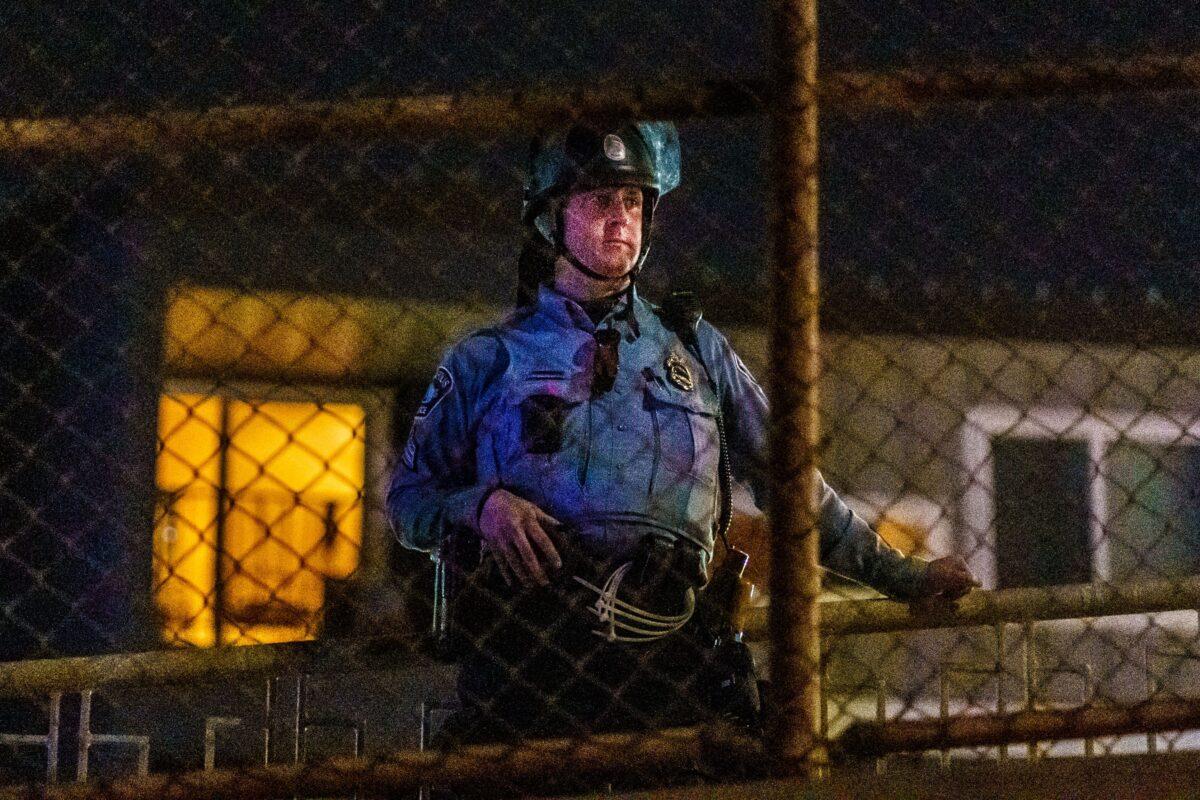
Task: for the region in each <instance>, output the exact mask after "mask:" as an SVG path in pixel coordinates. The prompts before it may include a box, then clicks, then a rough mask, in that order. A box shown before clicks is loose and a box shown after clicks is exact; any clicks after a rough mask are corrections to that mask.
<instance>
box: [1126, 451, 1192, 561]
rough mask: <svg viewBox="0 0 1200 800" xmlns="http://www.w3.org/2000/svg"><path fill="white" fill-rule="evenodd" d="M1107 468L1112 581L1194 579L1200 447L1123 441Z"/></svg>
mask: <svg viewBox="0 0 1200 800" xmlns="http://www.w3.org/2000/svg"><path fill="white" fill-rule="evenodd" d="M1105 463H1106V472H1107V475H1108V485H1107V489H1108V508H1109V511H1110V514H1109V524H1108V526H1107V528H1106V530H1107V533H1108V537H1109V540H1108V542H1109V557H1110V559H1111V562H1110V563H1111V564H1112V578H1113V580H1114V581H1128V580H1147V579H1151V580H1152V579H1154V578H1167V577H1177V576H1180V575H1192V574H1195V573H1196V572H1197V565H1198V564H1200V497H1198V495H1200V447H1196V446H1184V445H1149V444H1143V443H1141V442H1131V441H1128V440H1121V441H1119V442H1116V443H1115V444H1114V445H1113V447H1112V449H1111V450H1109V452H1108V457H1107V458H1106V459H1105Z"/></svg>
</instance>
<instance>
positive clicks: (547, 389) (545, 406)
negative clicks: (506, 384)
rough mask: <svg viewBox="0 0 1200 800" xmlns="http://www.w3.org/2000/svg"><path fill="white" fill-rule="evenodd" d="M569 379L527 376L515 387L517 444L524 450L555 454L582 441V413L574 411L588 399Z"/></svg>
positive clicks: (539, 453) (513, 404)
mask: <svg viewBox="0 0 1200 800" xmlns="http://www.w3.org/2000/svg"><path fill="white" fill-rule="evenodd" d="M574 383H575V382H572V381H569V380H557V379H549V380H547V379H544V378H541V377H540V376H534V377H532V378H531V377H526V378H525V379H524V380H521V381H519V382H517V384H516V385H514V386H513V388H512V394H511V400H510V404H511V406H512V408H513V414H514V420H513V421H514V427H515V428H516V433H517V442H516V444H517V445H518V447H519V448H520V452H522V453H526V454H531V455H552V454H554V453H558V452H560V451H561V450H563V448H564V447H566V446H568V445H575V444H578V442H576V441H575V440H576V439H578V438H579V436H580V431H579V430H577V428H578V427H579V424H578V420H576V419H574V418H575V417H577V416H578V414H575V413H573V412H574V411H575V409H576V408H577V407H578V406H579V405H580V404H581V403H582V402H583V400H584V399H585V394H584V392H583V390H581V389H580V387H578V386H575V385H574Z"/></svg>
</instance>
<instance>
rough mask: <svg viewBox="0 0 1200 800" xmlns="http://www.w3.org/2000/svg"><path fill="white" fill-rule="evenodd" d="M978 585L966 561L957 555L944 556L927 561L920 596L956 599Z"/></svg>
mask: <svg viewBox="0 0 1200 800" xmlns="http://www.w3.org/2000/svg"><path fill="white" fill-rule="evenodd" d="M978 585H979V581H978V580H977V579H976V578H975V576H974V575H972V574H971V570H970V569H969V568H968V567H967V562H965V561H963V560H962V559H961V558H959V557H958V556H946V557H945V558H939V559H936V560H935V561H930V562H929V566H928V567H926V569H925V577H924V579H923V580H922V581H921V596H922V597H939V598H942V599H943V600H957V599H958V598H960V597H962V596H963V595H965V594H966V593H967V592H969V591H971V589H972V588H973V587H976V586H978Z"/></svg>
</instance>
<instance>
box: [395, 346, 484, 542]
mask: <svg viewBox="0 0 1200 800" xmlns="http://www.w3.org/2000/svg"><path fill="white" fill-rule="evenodd" d="M506 366H507V353H506V351H505V350H504V346H503V345H502V344H501V343H500V342H499V341H498V340H497V339H496V338H494V337H491V336H485V335H476V336H473V337H471V338H469V339H466V340H464V341H463V342H460V343H459V344H458V345H457V346H455V347H454V348H453V349H452V350H451V351H450V353H449V354H448V355H447V356H446V357H445V358H444V359H443V361H442V364H441V366H439V367H438V370H437V372H436V373H435V375H434V380H433V383H432V384H431V385H430V388H429V391H428V392H426V394H425V399H424V400H423V401H422V403H421V405H420V407H419V408H418V409H417V414H416V417H415V418H414V419H413V426H412V431H411V432H410V433H409V436H408V442H407V444H406V445H405V447H404V451H403V452H402V453H401V454H400V458H399V459H398V463H397V464H396V469H395V472H393V473H392V480H391V484H390V486H389V487H388V494H387V511H388V519H389V521H390V522H391V525H392V529H393V530H394V531H395V532H396V536H397V537H398V538H399V539H400V541H401V542H402V543H403V544H404V545H405V546H407V547H411V548H414V549H418V550H429V549H431V548H433V547H435V546H437V544H438V543H439V542H440V541H441V538H442V536H443V534H444V533H445V531H446V530H447V528H448V527H450V526H465V527H469V528H475V527H476V525H477V524H478V518H479V506H480V503H481V502H482V501H483V500H484V499H485V497H486V495H487V493H488V491H489V487H487V486H481V485H479V484H478V483H477V480H476V472H475V441H476V433H477V428H478V423H479V415H478V409H479V403H480V400H481V398H482V396H483V394H484V392H485V390H486V388H487V387H488V386H490V385H492V384H493V383H494V381H495V379H496V377H497V376H498V375H500V374H503V372H504V369H505V368H506Z"/></svg>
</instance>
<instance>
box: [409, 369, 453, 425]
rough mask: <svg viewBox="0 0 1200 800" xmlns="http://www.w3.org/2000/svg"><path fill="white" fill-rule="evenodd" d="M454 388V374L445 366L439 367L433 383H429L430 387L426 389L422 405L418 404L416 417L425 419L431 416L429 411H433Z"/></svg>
mask: <svg viewBox="0 0 1200 800" xmlns="http://www.w3.org/2000/svg"><path fill="white" fill-rule="evenodd" d="M453 390H454V376H453V375H451V374H450V370H448V369H446V368H445V367H438V369H437V372H436V373H434V376H433V383H431V384H429V389H428V390H426V392H425V397H424V398H423V399H422V400H421V405H419V406H417V413H416V418H417V419H423V418H425V417H427V416H429V412H430V411H433V409H434V408H435V407H436V406H437V404H438V403H440V402H442V401H443V400H445V399H446V395H448V394H450V392H452V391H453Z"/></svg>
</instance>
